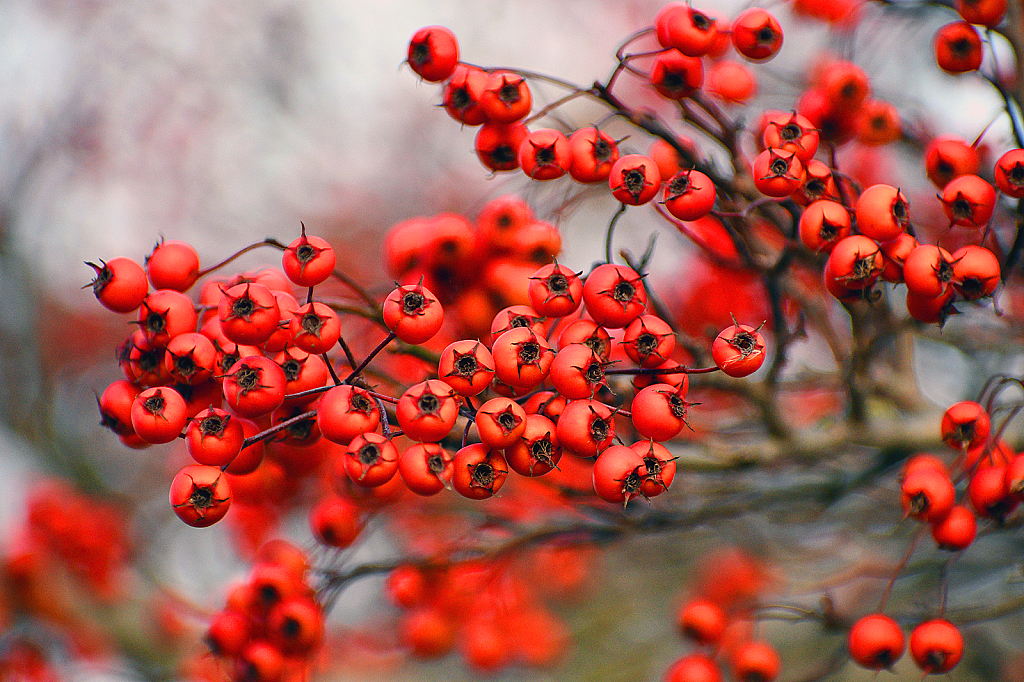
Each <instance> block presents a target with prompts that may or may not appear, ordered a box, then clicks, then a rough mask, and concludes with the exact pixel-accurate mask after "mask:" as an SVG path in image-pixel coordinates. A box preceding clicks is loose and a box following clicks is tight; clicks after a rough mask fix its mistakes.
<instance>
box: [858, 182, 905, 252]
mask: <svg viewBox="0 0 1024 682" xmlns="http://www.w3.org/2000/svg"><path fill="white" fill-rule="evenodd" d="M854 213H855V214H856V216H857V230H858V231H859V232H860V233H861V234H862V235H864V236H865V237H869V238H871V239H874V240H875V241H879V242H888V241H892V240H893V239H896V237H898V236H900V235H901V234H903V233H904V232H906V230H907V227H908V226H909V225H910V204H909V203H908V202H907V199H906V197H905V196H904V195H903V193H902V192H900V190H899V189H897V188H896V187H893V186H891V185H871V186H870V187H868V188H866V189H865V190H864V191H863V192H861V195H860V197H858V198H857V206H856V209H854Z"/></svg>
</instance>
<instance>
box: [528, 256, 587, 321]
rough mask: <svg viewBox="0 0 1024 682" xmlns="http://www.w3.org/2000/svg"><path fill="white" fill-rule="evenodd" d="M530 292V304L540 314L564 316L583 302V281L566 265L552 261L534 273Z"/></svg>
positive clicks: (531, 278)
mask: <svg viewBox="0 0 1024 682" xmlns="http://www.w3.org/2000/svg"><path fill="white" fill-rule="evenodd" d="M528 293H529V295H530V305H531V306H533V309H534V310H536V311H537V313H538V314H539V315H543V316H545V317H564V316H566V315H568V314H570V313H572V312H575V311H576V309H577V308H579V307H580V303H582V302H583V281H582V280H581V279H580V276H579V275H578V274H577V273H575V272H573V271H572V270H570V269H569V268H567V267H565V266H564V265H559V264H558V263H551V264H549V265H544V266H541V267H540V269H538V270H537V272H535V273H533V276H532V277H530V285H529V289H528Z"/></svg>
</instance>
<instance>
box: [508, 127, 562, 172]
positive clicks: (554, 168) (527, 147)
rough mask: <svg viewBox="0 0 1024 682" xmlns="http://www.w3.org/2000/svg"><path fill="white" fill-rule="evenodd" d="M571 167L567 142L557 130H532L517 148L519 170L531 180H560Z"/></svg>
mask: <svg viewBox="0 0 1024 682" xmlns="http://www.w3.org/2000/svg"><path fill="white" fill-rule="evenodd" d="M571 165H572V148H571V147H570V146H569V140H568V139H567V138H566V137H565V135H563V134H562V133H561V132H559V131H557V130H553V129H551V128H541V129H539V130H534V131H532V132H531V133H530V134H529V135H527V136H526V139H524V140H523V142H522V144H521V145H520V146H519V168H521V169H522V171H523V172H524V173H526V175H527V176H529V177H530V178H531V179H533V180H554V179H555V178H560V177H562V176H563V175H565V173H566V172H567V171H568V170H569V167H570V166H571Z"/></svg>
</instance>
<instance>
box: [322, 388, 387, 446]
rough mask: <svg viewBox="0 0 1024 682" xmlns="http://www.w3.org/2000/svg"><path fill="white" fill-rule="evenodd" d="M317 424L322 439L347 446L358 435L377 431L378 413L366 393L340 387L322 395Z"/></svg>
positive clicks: (360, 390)
mask: <svg viewBox="0 0 1024 682" xmlns="http://www.w3.org/2000/svg"><path fill="white" fill-rule="evenodd" d="M316 420H317V424H318V425H319V427H320V433H322V434H323V437H324V438H326V439H327V440H329V441H331V442H332V443H338V444H339V445H346V446H347V445H348V444H349V442H350V441H351V440H352V439H353V438H355V437H356V436H358V435H359V434H361V433H368V432H371V431H375V430H376V429H377V425H378V424H379V423H380V412H379V411H378V409H377V403H376V402H375V401H374V400H373V397H372V396H370V394H369V393H367V392H366V389H364V388H360V387H358V386H349V385H345V384H343V385H341V386H335V387H334V388H332V389H330V390H328V391H327V392H326V393H324V394H323V396H322V397H321V398H320V400H319V402H318V403H317V415H316Z"/></svg>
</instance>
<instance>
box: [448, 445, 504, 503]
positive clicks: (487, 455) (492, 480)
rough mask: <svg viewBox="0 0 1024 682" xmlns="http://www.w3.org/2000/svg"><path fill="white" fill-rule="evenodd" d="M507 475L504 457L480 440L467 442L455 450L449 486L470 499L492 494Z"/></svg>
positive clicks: (484, 497)
mask: <svg viewBox="0 0 1024 682" xmlns="http://www.w3.org/2000/svg"><path fill="white" fill-rule="evenodd" d="M507 476H508V464H507V463H506V462H505V458H504V457H503V456H502V454H501V453H500V452H498V451H497V450H490V449H488V448H487V446H486V445H484V444H483V443H473V444H472V445H467V446H466V447H464V448H462V449H461V450H459V451H458V452H456V453H455V458H454V460H453V461H452V487H453V488H454V489H455V492H457V493H458V494H460V495H462V496H463V497H468V498H469V499H471V500H483V499H486V498H488V497H492V496H493V495H494V494H495V493H497V492H498V491H499V490H501V486H502V485H504V483H505V479H506V477H507Z"/></svg>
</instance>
